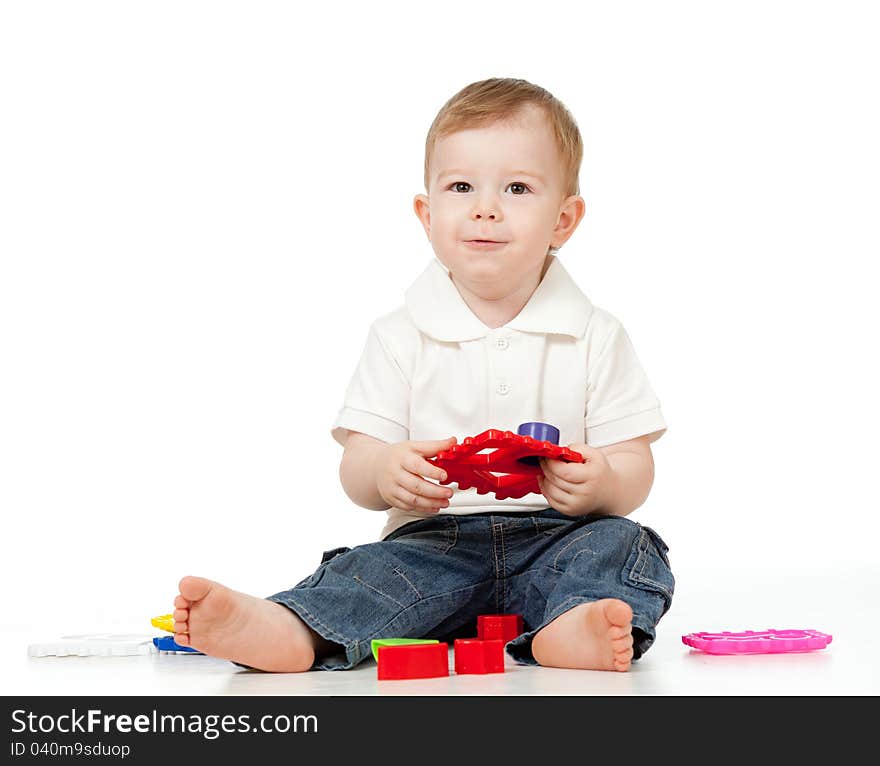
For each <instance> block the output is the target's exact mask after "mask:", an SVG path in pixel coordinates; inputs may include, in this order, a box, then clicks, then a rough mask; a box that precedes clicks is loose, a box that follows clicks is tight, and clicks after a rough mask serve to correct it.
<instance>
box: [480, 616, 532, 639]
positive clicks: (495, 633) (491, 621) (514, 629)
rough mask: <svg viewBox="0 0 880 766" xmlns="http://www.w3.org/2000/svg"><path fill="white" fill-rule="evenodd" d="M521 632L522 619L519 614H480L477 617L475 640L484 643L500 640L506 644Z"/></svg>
mask: <svg viewBox="0 0 880 766" xmlns="http://www.w3.org/2000/svg"><path fill="white" fill-rule="evenodd" d="M522 632H523V618H522V615H519V614H481V615H479V616H478V617H477V638H480V639H483V640H484V641H485V640H487V639H492V638H500V639H501V640H502V641H504V642H505V643H507V642H508V641H512V640H513V639H514V638H516V637H517V636H518V635H519V634H520V633H522Z"/></svg>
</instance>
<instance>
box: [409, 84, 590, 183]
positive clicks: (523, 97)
mask: <svg viewBox="0 0 880 766" xmlns="http://www.w3.org/2000/svg"><path fill="white" fill-rule="evenodd" d="M528 104H534V105H535V106H537V107H539V108H540V109H541V110H542V111H543V113H544V115H545V116H546V118H547V121H548V123H549V125H550V128H551V130H552V131H553V134H554V136H555V137H556V146H557V148H558V150H559V156H560V158H561V159H562V167H563V176H562V178H563V191H564V192H565V196H570V195H572V194H580V185H579V183H578V174H579V173H580V169H581V160H582V159H583V156H584V143H583V140H582V139H581V132H580V130H579V129H578V126H577V123H576V122H575V120H574V117H572V115H571V113H570V112H569V111H568V109H567V108H566V107H565V105H564V104H563V103H562V102H561V101H559V100H558V99H557V98H556V97H555V96H553V94H551V93H549V92H548V91H546V90H544V88H541V87H539V86H538V85H533V84H532V83H530V82H528V81H526V80H516V79H512V78H510V77H492V78H490V79H488V80H480V81H479V82H473V83H471V84H470V85H466V86H465V87H464V88H462V89H461V90H460V91H459V92H458V93H456V94H455V95H454V96H453V97H452V98H450V99H449V101H447V102H446V103H445V104H444V105H443V107H442V108H441V109H440V111H439V112H438V113H437V116H436V117H435V118H434V122H433V123H431V127H430V129H429V130H428V137H427V139H426V140H425V191H428V189H429V187H430V182H429V177H428V168H429V166H430V164H431V158H432V156H433V154H434V144H435V143H436V141H437V139H438V138H442V137H443V136H448V135H450V134H452V133H457V132H458V131H460V130H469V129H471V128H481V127H485V126H487V125H491V124H492V123H495V122H499V121H503V120H509V119H513V118H515V117H516V116H517V115H518V114H519V112H520V111H521V110H522V109H523V107H525V106H526V105H528Z"/></svg>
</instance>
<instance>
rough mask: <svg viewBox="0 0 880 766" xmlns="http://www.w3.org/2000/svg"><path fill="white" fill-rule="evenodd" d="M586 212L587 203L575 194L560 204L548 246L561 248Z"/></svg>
mask: <svg viewBox="0 0 880 766" xmlns="http://www.w3.org/2000/svg"><path fill="white" fill-rule="evenodd" d="M586 210H587V203H586V202H584V198H583V197H580V196H578V195H577V194H572V195H571V196H570V197H568V198H567V199H566V200H565V201H564V202H563V203H562V207H561V208H560V209H559V218H558V219H557V221H556V228H554V229H553V236H552V237H551V238H550V244H551V245H552V246H553V247H562V245H564V244H565V243H566V242H567V241H568V238H569V237H570V236H571V235H572V234H574V230H575V229H576V228H577V226H578V224H579V223H580V222H581V219H582V218H583V217H584V213H585V212H586Z"/></svg>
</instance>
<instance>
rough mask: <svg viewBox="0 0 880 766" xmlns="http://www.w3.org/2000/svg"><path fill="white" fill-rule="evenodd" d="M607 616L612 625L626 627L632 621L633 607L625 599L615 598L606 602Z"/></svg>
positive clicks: (605, 610)
mask: <svg viewBox="0 0 880 766" xmlns="http://www.w3.org/2000/svg"><path fill="white" fill-rule="evenodd" d="M604 606H605V609H604V612H605V618H606V619H607V620H608V622H610V623H611V624H612V625H617V626H619V627H626V626H628V625H629V624H630V622H631V621H632V609H631V608H630V605H629V604H627V603H626V602H625V601H620V600H619V599H616V598H613V599H608V601H607V602H606V603H605V605H604Z"/></svg>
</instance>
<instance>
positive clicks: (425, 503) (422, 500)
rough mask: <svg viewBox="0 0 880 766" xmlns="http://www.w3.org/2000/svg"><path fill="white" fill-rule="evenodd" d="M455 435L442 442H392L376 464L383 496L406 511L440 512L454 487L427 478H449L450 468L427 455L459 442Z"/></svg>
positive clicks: (378, 488) (377, 477) (380, 490)
mask: <svg viewBox="0 0 880 766" xmlns="http://www.w3.org/2000/svg"><path fill="white" fill-rule="evenodd" d="M455 441H456V439H455V437H454V436H451V437H450V438H448V439H442V440H439V441H405V442H397V443H396V444H389V445H388V446H387V447H386V448H385V449H384V450H383V451H382V452H381V454H380V456H379V458H378V461H377V464H376V489H377V490H378V491H379V494H380V495H381V496H382V499H383V500H384V501H385V502H386V503H388V505H393V506H394V507H395V508H402V509H403V510H405V511H422V512H424V513H437V511H439V510H440V509H441V508H446V507H447V506H448V505H449V498H450V497H452V489H451V488H450V487H440V486H438V485H436V484H432V483H431V482H429V481H426V480H425V479H423V478H422V477H423V476H428V477H430V478H432V479H437V481H444V480H445V479H446V471H444V470H443V469H442V468H438V467H437V466H435V465H433V464H432V463H429V462H428V461H427V460H425V458H426V457H435V456H436V455H437V454H438V453H440V452H442V451H443V450H446V449H449V448H450V447H452V445H453V444H455Z"/></svg>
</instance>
